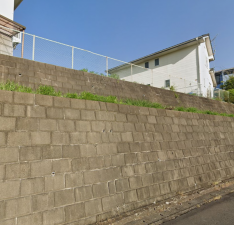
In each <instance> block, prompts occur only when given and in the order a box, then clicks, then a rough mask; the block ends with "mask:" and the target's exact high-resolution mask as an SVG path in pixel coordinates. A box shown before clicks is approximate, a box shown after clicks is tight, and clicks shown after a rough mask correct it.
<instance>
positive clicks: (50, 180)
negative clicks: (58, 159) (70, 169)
mask: <svg viewBox="0 0 234 225" xmlns="http://www.w3.org/2000/svg"><path fill="white" fill-rule="evenodd" d="M44 186H45V191H46V192H48V191H57V190H61V189H64V188H65V178H64V175H63V174H55V175H49V176H46V177H45V185H44Z"/></svg>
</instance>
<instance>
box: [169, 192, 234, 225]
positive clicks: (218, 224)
mask: <svg viewBox="0 0 234 225" xmlns="http://www.w3.org/2000/svg"><path fill="white" fill-rule="evenodd" d="M188 224H189V225H233V224H234V193H230V194H229V195H226V196H224V197H223V198H221V199H220V200H217V201H215V202H212V203H209V204H206V205H203V206H201V207H200V208H197V209H194V210H192V211H190V212H188V213H186V214H184V215H182V216H180V217H178V218H177V219H175V220H171V221H169V222H166V223H164V225H188Z"/></svg>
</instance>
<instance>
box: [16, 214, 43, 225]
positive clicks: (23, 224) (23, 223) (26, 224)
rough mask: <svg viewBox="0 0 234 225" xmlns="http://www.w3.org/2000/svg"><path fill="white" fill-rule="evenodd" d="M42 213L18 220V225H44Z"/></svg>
mask: <svg viewBox="0 0 234 225" xmlns="http://www.w3.org/2000/svg"><path fill="white" fill-rule="evenodd" d="M42 223H43V220H42V213H41V212H39V213H34V214H30V215H27V216H22V217H18V218H17V225H31V224H33V225H42Z"/></svg>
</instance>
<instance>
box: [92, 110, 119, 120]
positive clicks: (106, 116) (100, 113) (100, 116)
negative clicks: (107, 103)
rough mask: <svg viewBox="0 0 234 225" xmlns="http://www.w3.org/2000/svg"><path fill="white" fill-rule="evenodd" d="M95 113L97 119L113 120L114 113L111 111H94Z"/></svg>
mask: <svg viewBox="0 0 234 225" xmlns="http://www.w3.org/2000/svg"><path fill="white" fill-rule="evenodd" d="M95 114H96V119H97V120H104V121H114V120H115V113H113V112H108V111H107V112H105V111H96V112H95Z"/></svg>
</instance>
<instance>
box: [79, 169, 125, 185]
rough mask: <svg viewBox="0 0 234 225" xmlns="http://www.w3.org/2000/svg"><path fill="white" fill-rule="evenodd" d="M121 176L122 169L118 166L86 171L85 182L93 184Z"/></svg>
mask: <svg viewBox="0 0 234 225" xmlns="http://www.w3.org/2000/svg"><path fill="white" fill-rule="evenodd" d="M121 176H122V175H121V170H120V168H118V167H115V168H108V169H102V170H93V171H84V183H85V184H93V183H99V182H106V181H111V180H115V179H119V178H120V177H121Z"/></svg>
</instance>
